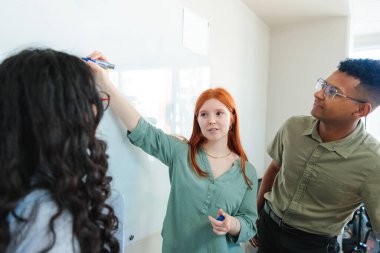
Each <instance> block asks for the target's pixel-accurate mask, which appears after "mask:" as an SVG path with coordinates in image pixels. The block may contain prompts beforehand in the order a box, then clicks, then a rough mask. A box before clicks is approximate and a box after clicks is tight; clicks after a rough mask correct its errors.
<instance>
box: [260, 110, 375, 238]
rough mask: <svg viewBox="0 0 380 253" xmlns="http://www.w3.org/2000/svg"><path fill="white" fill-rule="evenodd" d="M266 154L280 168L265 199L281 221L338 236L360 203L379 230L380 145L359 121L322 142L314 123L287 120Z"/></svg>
mask: <svg viewBox="0 0 380 253" xmlns="http://www.w3.org/2000/svg"><path fill="white" fill-rule="evenodd" d="M268 153H269V155H270V156H271V157H272V159H273V160H275V161H277V162H278V163H280V164H282V167H281V169H280V171H279V173H278V174H277V177H276V178H275V181H274V184H273V187H272V190H271V191H270V192H267V193H266V194H265V198H266V199H267V201H268V202H269V205H270V206H271V208H272V210H273V211H274V212H275V213H276V214H277V215H278V216H279V217H282V219H283V222H284V223H286V224H288V225H290V226H293V227H296V228H298V229H300V230H304V231H306V232H310V233H315V234H324V235H339V234H340V233H341V231H342V229H343V227H344V225H345V224H346V223H347V222H348V221H349V220H350V219H351V218H352V214H353V212H354V210H356V209H357V208H358V207H359V206H360V204H361V203H364V204H365V207H366V208H367V212H368V214H369V216H370V219H371V223H372V226H373V228H374V230H375V231H377V232H379V231H380V144H379V142H378V141H377V140H376V139H375V138H374V137H372V136H371V135H370V134H368V133H367V132H366V131H365V129H364V124H363V123H362V122H360V123H359V124H358V126H357V128H356V129H355V130H354V131H353V132H352V133H351V134H350V135H349V136H347V137H345V138H343V139H341V140H338V141H332V142H326V143H324V142H322V140H321V138H320V136H319V134H318V120H316V119H315V118H313V117H311V116H298V117H292V118H290V119H288V120H287V121H286V122H285V124H284V125H283V126H282V127H281V128H280V130H279V131H278V132H277V134H276V136H275V138H274V140H273V142H272V143H271V144H270V145H269V146H268Z"/></svg>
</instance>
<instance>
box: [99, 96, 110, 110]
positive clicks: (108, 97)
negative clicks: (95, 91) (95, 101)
mask: <svg viewBox="0 0 380 253" xmlns="http://www.w3.org/2000/svg"><path fill="white" fill-rule="evenodd" d="M100 94H105V95H106V97H102V96H100ZM99 98H100V101H102V103H103V101H107V106H106V107H103V111H105V110H107V109H108V107H109V105H110V102H111V96H110V94H108V93H107V92H105V91H99Z"/></svg>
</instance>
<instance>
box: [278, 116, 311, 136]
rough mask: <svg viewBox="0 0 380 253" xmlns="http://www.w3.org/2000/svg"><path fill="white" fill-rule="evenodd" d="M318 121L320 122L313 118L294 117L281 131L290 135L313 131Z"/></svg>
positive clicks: (288, 120)
mask: <svg viewBox="0 0 380 253" xmlns="http://www.w3.org/2000/svg"><path fill="white" fill-rule="evenodd" d="M317 121H318V120H317V119H316V118H314V117H312V116H293V117H290V118H288V119H287V120H286V121H285V122H284V124H283V125H282V127H281V128H280V130H279V131H280V132H283V133H288V134H291V133H295V134H299V133H303V132H304V131H306V130H308V131H311V129H312V128H313V126H314V125H315V124H316V123H317Z"/></svg>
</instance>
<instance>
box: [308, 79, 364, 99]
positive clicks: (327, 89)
mask: <svg viewBox="0 0 380 253" xmlns="http://www.w3.org/2000/svg"><path fill="white" fill-rule="evenodd" d="M315 89H316V90H317V91H320V90H323V89H324V92H323V94H324V95H325V96H326V98H328V99H333V98H334V97H335V96H340V97H344V98H347V99H351V100H354V101H356V102H359V103H367V102H366V101H364V100H360V99H356V98H352V97H349V96H346V95H344V94H342V93H340V92H338V89H337V88H336V87H335V86H333V85H331V84H328V83H327V82H326V80H324V79H322V78H319V79H318V81H317V84H316V85H315Z"/></svg>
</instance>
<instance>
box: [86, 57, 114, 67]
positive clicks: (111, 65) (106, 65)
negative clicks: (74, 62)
mask: <svg viewBox="0 0 380 253" xmlns="http://www.w3.org/2000/svg"><path fill="white" fill-rule="evenodd" d="M82 60H84V61H92V62H95V63H96V64H98V65H99V66H100V67H102V68H104V69H114V68H115V65H114V64H112V63H109V62H106V61H101V60H93V59H91V58H90V57H84V58H82Z"/></svg>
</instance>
